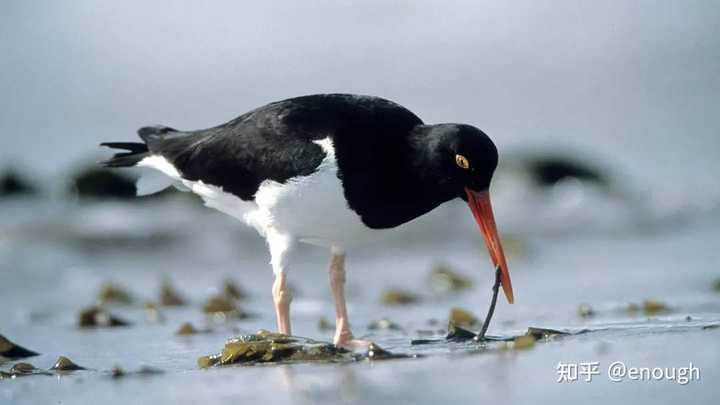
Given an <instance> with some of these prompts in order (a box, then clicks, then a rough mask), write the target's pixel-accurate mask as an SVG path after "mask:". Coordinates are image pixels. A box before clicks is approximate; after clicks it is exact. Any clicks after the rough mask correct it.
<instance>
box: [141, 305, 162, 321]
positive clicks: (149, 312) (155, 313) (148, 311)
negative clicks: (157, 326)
mask: <svg viewBox="0 0 720 405" xmlns="http://www.w3.org/2000/svg"><path fill="white" fill-rule="evenodd" d="M143 308H144V310H145V320H146V321H148V322H150V323H162V322H165V317H164V316H163V314H162V312H160V309H158V307H157V305H155V304H154V303H152V302H147V303H145V305H144V306H143Z"/></svg>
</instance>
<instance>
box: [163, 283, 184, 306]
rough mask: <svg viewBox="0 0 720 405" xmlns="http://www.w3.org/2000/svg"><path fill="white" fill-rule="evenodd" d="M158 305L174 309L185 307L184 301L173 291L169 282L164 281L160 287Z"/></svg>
mask: <svg viewBox="0 0 720 405" xmlns="http://www.w3.org/2000/svg"><path fill="white" fill-rule="evenodd" d="M160 305H163V306H166V307H176V306H181V305H185V300H184V299H183V298H182V297H181V296H180V294H179V293H178V292H177V291H176V290H175V288H174V287H173V285H172V284H171V283H170V281H168V280H166V281H164V282H163V284H162V286H161V287H160Z"/></svg>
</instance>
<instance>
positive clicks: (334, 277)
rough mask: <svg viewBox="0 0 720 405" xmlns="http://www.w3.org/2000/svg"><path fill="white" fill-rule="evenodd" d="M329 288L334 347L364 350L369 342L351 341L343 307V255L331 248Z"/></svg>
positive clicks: (351, 337) (350, 333)
mask: <svg viewBox="0 0 720 405" xmlns="http://www.w3.org/2000/svg"><path fill="white" fill-rule="evenodd" d="M329 272H330V288H331V289H332V293H333V297H334V298H335V338H334V339H333V343H335V345H336V346H342V347H347V348H366V347H368V346H369V345H370V343H371V342H369V341H365V340H357V339H353V334H352V332H351V331H350V322H349V321H348V314H347V307H346V306H345V253H343V252H342V251H341V250H339V249H336V248H333V252H332V258H331V259H330V271H329Z"/></svg>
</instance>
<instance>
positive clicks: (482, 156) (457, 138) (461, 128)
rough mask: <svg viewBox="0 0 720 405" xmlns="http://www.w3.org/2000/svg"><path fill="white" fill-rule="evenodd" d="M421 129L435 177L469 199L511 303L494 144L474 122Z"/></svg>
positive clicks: (454, 191) (468, 201)
mask: <svg viewBox="0 0 720 405" xmlns="http://www.w3.org/2000/svg"><path fill="white" fill-rule="evenodd" d="M422 132H423V133H424V134H423V136H422V138H423V140H424V143H425V150H426V151H427V152H428V153H427V155H426V156H427V157H429V158H430V159H431V160H432V161H433V163H434V164H433V165H432V166H433V167H434V168H435V171H436V175H437V177H436V178H437V179H438V181H440V182H442V184H443V187H444V188H446V189H447V190H449V192H450V193H451V195H452V196H453V197H454V198H457V197H460V198H462V199H463V200H464V201H466V202H467V204H468V206H469V207H470V210H471V211H472V214H473V217H474V218H475V221H476V222H477V224H478V226H479V227H480V231H481V232H482V234H483V236H484V238H485V244H486V246H487V249H488V251H489V253H490V258H491V259H492V262H493V264H494V265H495V267H499V268H500V277H501V281H502V287H503V291H504V293H505V297H506V298H507V300H508V302H509V303H512V302H513V291H512V284H511V282H510V273H509V271H508V266H507V261H506V259H505V254H504V253H503V248H502V245H501V243H500V237H499V236H498V232H497V228H496V226H495V218H494V215H493V210H492V205H491V203H490V193H489V188H490V181H491V180H492V176H493V173H495V168H496V167H497V164H498V151H497V148H496V147H495V144H494V143H493V142H492V140H491V139H490V137H488V136H487V135H486V134H485V133H484V132H482V131H481V130H479V129H477V128H475V127H473V126H471V125H464V124H439V125H428V126H424V127H423V128H422Z"/></svg>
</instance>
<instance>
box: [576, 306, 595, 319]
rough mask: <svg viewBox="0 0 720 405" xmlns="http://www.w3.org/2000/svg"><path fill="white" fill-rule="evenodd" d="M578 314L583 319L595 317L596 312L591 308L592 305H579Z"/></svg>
mask: <svg viewBox="0 0 720 405" xmlns="http://www.w3.org/2000/svg"><path fill="white" fill-rule="evenodd" d="M577 313H578V315H579V316H580V317H582V318H589V317H591V316H593V315H595V311H594V310H593V308H592V307H591V306H590V304H585V303H582V304H580V305H578V308H577Z"/></svg>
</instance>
